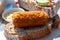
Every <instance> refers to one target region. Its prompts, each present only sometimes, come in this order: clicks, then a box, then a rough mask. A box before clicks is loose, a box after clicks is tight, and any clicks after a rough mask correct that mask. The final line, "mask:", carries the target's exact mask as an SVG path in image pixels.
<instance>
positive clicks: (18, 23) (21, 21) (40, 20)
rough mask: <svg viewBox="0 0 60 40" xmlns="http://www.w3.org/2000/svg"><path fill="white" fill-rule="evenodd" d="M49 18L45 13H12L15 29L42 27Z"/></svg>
mask: <svg viewBox="0 0 60 40" xmlns="http://www.w3.org/2000/svg"><path fill="white" fill-rule="evenodd" d="M48 19H49V16H48V14H47V13H46V12H45V11H26V12H15V13H13V16H12V20H13V24H14V26H15V27H29V26H30V27H31V26H39V25H44V24H46V23H47V22H48Z"/></svg>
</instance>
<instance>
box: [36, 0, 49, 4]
mask: <svg viewBox="0 0 60 40" xmlns="http://www.w3.org/2000/svg"><path fill="white" fill-rule="evenodd" d="M36 2H37V3H38V4H48V3H49V1H48V0H36Z"/></svg>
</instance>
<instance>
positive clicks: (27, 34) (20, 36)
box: [4, 23, 51, 40]
mask: <svg viewBox="0 0 60 40" xmlns="http://www.w3.org/2000/svg"><path fill="white" fill-rule="evenodd" d="M50 27H51V26H48V24H47V25H44V26H43V27H42V26H41V27H38V26H37V27H30V28H14V26H13V25H12V23H8V24H6V26H5V27H4V33H5V36H6V38H8V39H10V40H32V39H34V40H35V39H40V38H41V37H44V36H46V35H48V34H49V33H50V32H51V31H50Z"/></svg>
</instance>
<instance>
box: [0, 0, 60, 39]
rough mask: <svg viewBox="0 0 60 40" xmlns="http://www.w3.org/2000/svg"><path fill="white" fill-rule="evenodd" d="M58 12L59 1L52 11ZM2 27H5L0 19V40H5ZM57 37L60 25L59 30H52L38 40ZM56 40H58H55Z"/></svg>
mask: <svg viewBox="0 0 60 40" xmlns="http://www.w3.org/2000/svg"><path fill="white" fill-rule="evenodd" d="M56 2H57V0H56ZM57 4H58V5H57ZM58 10H60V1H59V2H58V3H56V7H55V9H54V11H55V13H57V12H58ZM59 13H60V12H58V15H59ZM4 26H5V21H3V20H2V18H1V17H0V40H7V39H6V38H5V36H4ZM58 36H59V37H60V25H59V28H57V29H53V30H52V32H51V33H50V34H49V35H47V36H46V37H44V38H41V39H38V40H54V38H58ZM57 40H60V39H57Z"/></svg>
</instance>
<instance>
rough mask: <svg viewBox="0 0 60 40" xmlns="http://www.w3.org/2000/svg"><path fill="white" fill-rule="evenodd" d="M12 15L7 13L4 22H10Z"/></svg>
mask: <svg viewBox="0 0 60 40" xmlns="http://www.w3.org/2000/svg"><path fill="white" fill-rule="evenodd" d="M12 15H13V14H9V13H7V14H6V15H5V16H4V17H5V19H6V20H8V21H10V22H11V21H12Z"/></svg>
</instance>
